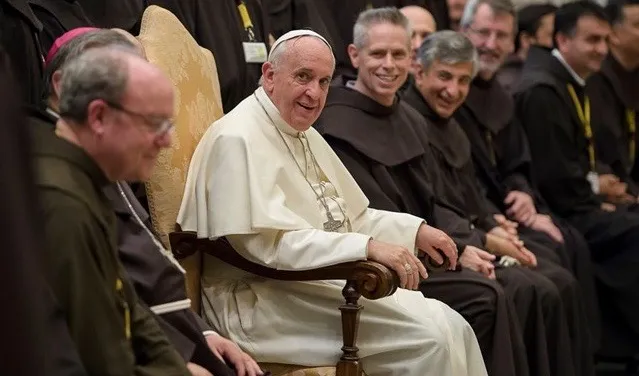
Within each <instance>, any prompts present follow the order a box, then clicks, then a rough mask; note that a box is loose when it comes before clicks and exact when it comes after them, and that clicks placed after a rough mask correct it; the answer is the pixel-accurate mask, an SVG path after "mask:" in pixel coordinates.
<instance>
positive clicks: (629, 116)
mask: <svg viewBox="0 0 639 376" xmlns="http://www.w3.org/2000/svg"><path fill="white" fill-rule="evenodd" d="M635 117H636V113H635V112H634V111H633V110H631V109H626V121H627V123H628V136H629V139H630V141H629V142H628V149H629V154H630V163H631V164H632V163H634V160H635V150H636V146H635V134H636V133H637V123H636V122H635V121H636V120H635Z"/></svg>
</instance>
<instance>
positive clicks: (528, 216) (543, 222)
mask: <svg viewBox="0 0 639 376" xmlns="http://www.w3.org/2000/svg"><path fill="white" fill-rule="evenodd" d="M504 204H506V205H509V206H510V207H509V208H508V210H506V214H508V216H509V217H511V218H513V219H514V220H515V221H517V222H519V223H521V224H523V225H524V226H526V227H530V228H532V229H533V230H537V231H541V232H545V233H546V234H547V235H548V236H550V237H551V238H552V239H553V240H554V241H556V242H559V243H563V242H564V237H563V235H562V234H561V231H560V230H559V228H558V227H557V226H556V225H555V224H554V222H553V220H552V218H551V217H550V216H548V215H544V214H539V213H537V208H536V207H535V202H534V201H533V198H532V197H531V196H530V195H529V194H528V193H525V192H521V191H510V192H509V193H508V195H507V196H506V199H505V200H504ZM494 217H495V220H496V221H497V223H498V224H499V226H500V227H502V228H504V230H506V231H508V232H510V233H512V231H513V229H514V234H515V235H516V234H517V222H512V221H509V220H508V219H506V217H504V216H503V215H501V214H497V215H495V216H494Z"/></svg>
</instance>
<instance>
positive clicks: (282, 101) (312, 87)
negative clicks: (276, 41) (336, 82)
mask: <svg viewBox="0 0 639 376" xmlns="http://www.w3.org/2000/svg"><path fill="white" fill-rule="evenodd" d="M280 48H285V50H284V51H283V52H282V55H281V56H280V57H279V58H278V59H277V61H275V62H266V63H264V65H262V78H263V85H262V86H263V87H264V90H265V91H266V93H267V94H268V96H269V98H271V101H273V104H274V105H275V107H277V109H278V111H279V112H280V116H282V119H284V121H286V122H287V123H288V124H289V125H290V126H291V127H292V128H294V129H295V130H297V131H300V132H303V131H306V130H307V129H308V128H310V127H311V125H312V124H313V123H314V122H315V120H317V118H318V117H319V115H320V113H321V112H322V109H323V108H324V104H326V95H327V94H328V86H329V84H330V82H331V76H332V75H333V69H334V64H335V63H334V60H333V54H332V52H331V50H330V49H329V48H328V46H327V45H326V44H325V43H324V42H322V41H321V40H320V39H318V38H315V37H310V36H304V37H301V38H298V39H293V40H290V41H287V42H285V45H284V46H281V47H280Z"/></svg>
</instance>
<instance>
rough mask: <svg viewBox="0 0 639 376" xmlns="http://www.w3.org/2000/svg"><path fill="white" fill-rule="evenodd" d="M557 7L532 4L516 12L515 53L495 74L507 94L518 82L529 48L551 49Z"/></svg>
mask: <svg viewBox="0 0 639 376" xmlns="http://www.w3.org/2000/svg"><path fill="white" fill-rule="evenodd" d="M555 10H557V7H556V6H554V5H551V4H532V5H527V6H525V7H523V8H521V9H520V10H519V11H518V12H517V23H518V26H517V36H515V53H513V54H511V55H510V56H509V57H508V59H506V61H505V62H504V64H503V65H502V66H501V68H499V71H498V72H497V81H499V83H500V84H501V86H503V87H504V89H506V90H507V91H508V92H509V93H512V92H513V90H515V87H516V86H517V83H518V82H519V79H520V76H521V71H522V69H523V68H524V61H525V60H526V55H528V50H529V49H530V47H531V46H544V47H548V48H550V47H552V29H553V23H554V22H555Z"/></svg>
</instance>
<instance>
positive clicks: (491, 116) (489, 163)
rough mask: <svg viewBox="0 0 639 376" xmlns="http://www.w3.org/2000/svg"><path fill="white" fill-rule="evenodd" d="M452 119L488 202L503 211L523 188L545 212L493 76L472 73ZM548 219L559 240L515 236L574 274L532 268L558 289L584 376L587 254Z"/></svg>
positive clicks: (588, 341) (589, 342)
mask: <svg viewBox="0 0 639 376" xmlns="http://www.w3.org/2000/svg"><path fill="white" fill-rule="evenodd" d="M455 119H456V120H457V122H458V123H459V125H460V126H461V128H462V129H463V130H464V131H465V132H466V135H467V136H468V139H469V140H470V143H471V150H472V156H473V161H474V164H475V170H476V173H477V177H478V178H479V181H480V184H482V185H483V187H484V188H485V189H486V192H487V197H488V199H489V200H490V204H492V205H493V206H494V207H496V208H498V209H499V210H500V211H502V212H503V213H504V214H505V212H506V209H507V207H506V205H505V204H504V200H505V199H506V196H507V194H508V193H509V192H510V191H512V190H517V191H522V192H525V193H528V194H529V195H530V196H531V197H532V198H533V199H534V200H535V204H536V207H537V209H538V210H539V211H540V212H542V213H547V214H550V212H549V211H548V209H547V208H546V205H545V203H544V202H543V201H542V200H541V199H540V198H539V196H540V195H539V194H538V193H537V191H536V186H535V185H534V184H533V182H532V177H531V172H530V169H531V167H530V153H529V150H528V146H527V145H528V141H527V138H526V134H525V132H524V130H523V128H522V127H521V124H520V123H519V122H518V119H517V118H516V117H515V106H514V101H513V99H512V96H511V95H510V94H509V93H508V92H506V90H504V88H503V87H502V86H501V85H500V84H499V83H498V82H497V80H495V79H494V78H493V79H491V80H489V81H486V80H482V79H481V78H479V77H477V78H475V79H474V80H473V83H472V85H471V88H470V91H469V93H468V97H467V98H466V101H465V102H464V104H463V105H462V106H461V107H460V108H459V109H458V110H457V111H456V112H455ZM553 220H554V222H555V224H556V225H557V227H558V228H559V229H560V230H561V232H562V234H563V236H564V240H565V243H564V244H561V243H559V242H556V241H555V240H553V239H552V238H551V237H550V236H548V235H547V234H546V233H544V232H541V231H536V230H533V229H531V228H528V227H525V226H523V225H520V226H519V228H518V231H519V236H520V237H521V238H522V240H524V242H525V243H526V246H527V248H529V249H530V250H531V251H532V252H533V253H535V255H537V257H538V258H540V259H546V260H548V261H551V262H552V263H555V264H558V265H561V266H562V267H564V268H566V269H568V270H570V271H572V272H573V273H574V275H575V276H577V277H578V281H579V284H577V283H576V282H575V281H568V280H567V279H566V278H569V279H571V280H573V279H574V278H573V276H572V275H568V274H567V273H559V272H558V271H557V270H554V271H551V270H549V268H550V269H556V268H554V267H551V266H550V265H548V264H547V263H542V264H540V265H539V267H538V270H539V271H540V272H541V273H542V274H544V275H545V276H547V277H549V278H550V279H551V280H552V281H553V282H555V283H556V284H557V287H558V288H559V289H560V291H562V295H563V297H564V308H565V309H566V313H567V318H568V324H569V329H570V332H571V338H572V340H573V349H574V358H575V359H574V360H575V364H576V366H577V368H576V369H577V370H582V371H579V372H577V374H578V375H589V374H592V373H593V372H594V369H593V360H592V358H593V353H594V351H595V349H594V347H596V345H595V343H596V341H598V334H599V331H600V329H599V327H598V326H597V324H596V323H598V322H599V316H598V315H596V312H597V309H596V307H597V299H596V292H595V287H594V277H593V273H592V269H591V265H590V263H589V262H588V256H589V254H590V253H589V249H588V246H587V244H586V241H585V239H584V238H583V236H582V235H581V234H580V233H579V231H577V230H576V229H574V228H573V227H572V226H570V225H569V224H568V223H563V221H561V220H560V219H559V218H553ZM558 274H562V275H563V276H559V275H558ZM569 286H570V287H569ZM569 301H572V303H568V302H569ZM582 306H583V307H587V308H588V309H582V308H581V307H582ZM585 315H588V316H585ZM586 322H588V324H586ZM593 329H594V330H593Z"/></svg>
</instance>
